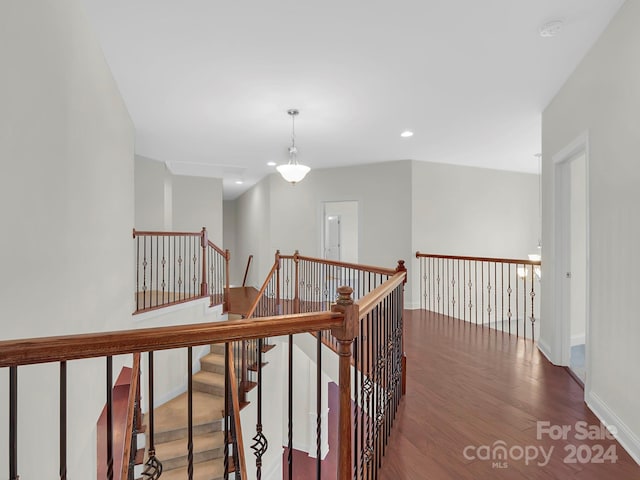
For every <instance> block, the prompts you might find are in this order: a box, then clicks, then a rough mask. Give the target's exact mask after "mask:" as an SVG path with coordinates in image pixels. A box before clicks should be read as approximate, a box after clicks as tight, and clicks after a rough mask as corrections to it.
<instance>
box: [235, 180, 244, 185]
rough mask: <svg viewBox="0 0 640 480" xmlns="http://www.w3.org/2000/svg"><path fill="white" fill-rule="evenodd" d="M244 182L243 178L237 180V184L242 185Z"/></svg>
mask: <svg viewBox="0 0 640 480" xmlns="http://www.w3.org/2000/svg"><path fill="white" fill-rule="evenodd" d="M243 183H244V182H243V181H242V180H236V185H242V184H243Z"/></svg>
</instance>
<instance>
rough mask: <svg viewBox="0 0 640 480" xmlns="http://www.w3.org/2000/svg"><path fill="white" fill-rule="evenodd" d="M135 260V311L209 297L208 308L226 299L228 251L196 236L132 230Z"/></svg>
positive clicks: (204, 231)
mask: <svg viewBox="0 0 640 480" xmlns="http://www.w3.org/2000/svg"><path fill="white" fill-rule="evenodd" d="M133 238H134V248H135V258H136V311H135V313H140V312H143V311H149V310H154V309H157V308H161V307H166V306H169V305H173V304H177V303H182V302H188V301H190V300H195V299H198V298H204V297H206V296H209V297H210V300H211V305H212V306H213V305H223V307H224V310H225V311H226V307H227V305H226V302H227V300H228V298H229V293H228V292H229V259H230V254H229V250H224V251H223V250H222V249H221V248H220V247H218V246H216V245H215V244H214V243H213V242H211V241H209V239H208V238H207V229H206V228H203V229H202V230H201V231H200V232H142V231H137V230H135V229H134V230H133Z"/></svg>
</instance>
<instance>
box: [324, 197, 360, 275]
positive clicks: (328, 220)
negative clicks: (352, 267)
mask: <svg viewBox="0 0 640 480" xmlns="http://www.w3.org/2000/svg"><path fill="white" fill-rule="evenodd" d="M322 219H323V223H322V242H321V244H322V258H325V259H327V260H334V261H341V262H348V263H358V202H357V201H344V202H324V207H323V216H322Z"/></svg>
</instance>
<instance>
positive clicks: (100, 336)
mask: <svg viewBox="0 0 640 480" xmlns="http://www.w3.org/2000/svg"><path fill="white" fill-rule="evenodd" d="M277 263H278V265H279V264H280V261H279V260H278V262H277ZM277 271H278V268H276V270H275V272H274V276H275V277H276V278H278V275H277ZM392 272H395V273H392ZM387 273H388V279H387V280H386V281H384V282H381V284H380V285H378V287H376V288H374V289H373V290H372V291H371V292H369V293H367V294H365V295H362V296H361V297H360V299H359V300H358V302H354V301H353V297H352V294H353V289H352V287H350V286H346V285H345V286H341V287H339V289H338V296H337V298H336V299H335V302H334V303H333V304H332V305H331V311H326V312H303V313H293V314H288V315H279V316H267V317H261V318H249V319H241V320H230V321H227V322H217V323H212V324H196V325H185V326H174V327H159V328H150V329H139V330H128V331H115V332H104V333H96V334H83V335H71V336H61V337H47V338H33V339H23V340H10V341H1V342H0V370H1V369H4V368H7V369H8V370H9V375H8V387H9V388H8V390H9V398H10V401H9V416H8V418H9V419H10V420H9V427H10V428H9V446H10V451H9V478H10V479H11V480H16V479H17V478H18V466H19V465H18V458H19V457H18V445H19V444H18V433H19V432H18V423H17V418H18V408H19V405H20V402H18V399H19V397H20V393H19V391H18V388H19V382H18V373H19V370H20V369H22V368H23V367H24V366H26V365H35V364H41V363H60V365H61V384H60V390H61V392H60V411H61V412H63V411H66V409H67V401H66V375H65V377H64V379H65V380H64V382H63V381H62V378H63V377H62V372H63V369H62V365H64V366H65V371H66V365H67V363H68V362H76V361H77V362H81V361H83V359H95V358H103V359H104V360H105V362H106V369H105V370H106V386H107V388H106V392H107V418H111V414H110V409H111V408H112V407H111V402H110V398H109V397H110V393H109V392H111V387H112V384H113V368H112V365H113V358H114V356H118V355H131V354H135V353H143V352H147V354H148V357H149V359H148V362H147V371H146V377H147V379H148V389H147V396H146V400H147V407H148V412H149V417H148V429H147V432H146V434H147V435H148V445H149V452H148V456H149V458H148V460H147V466H146V472H148V473H149V474H154V475H155V477H153V478H157V477H158V474H159V473H161V472H162V458H158V457H157V452H156V450H155V446H154V445H155V441H154V436H155V433H154V431H155V430H154V425H155V423H154V422H155V420H154V415H153V412H154V406H155V405H154V398H153V391H154V377H155V376H156V375H158V374H161V373H162V372H154V362H153V355H154V352H156V351H160V350H167V349H183V348H184V349H186V350H187V353H188V355H187V364H186V365H185V374H186V376H187V378H188V392H189V395H188V397H187V398H188V401H187V402H188V407H189V408H188V410H189V415H188V417H187V418H188V430H189V441H188V449H189V452H188V456H187V458H188V465H189V471H191V472H193V471H194V470H193V469H194V463H195V460H194V451H193V440H192V435H193V434H192V423H193V414H192V413H191V412H192V402H193V398H192V395H191V393H190V392H191V391H192V350H193V347H195V346H199V345H209V344H215V343H229V344H230V343H233V342H238V341H245V342H249V341H252V342H253V341H255V342H256V343H257V351H258V352H262V346H263V339H264V338H268V337H279V336H288V338H289V342H290V348H289V363H288V367H287V368H288V372H283V373H285V374H288V378H289V382H288V390H289V395H288V398H289V401H288V412H289V419H291V412H292V409H293V398H295V397H294V391H295V385H294V384H293V383H292V380H291V379H292V371H293V363H292V362H293V360H292V356H291V352H292V350H293V349H292V348H291V345H292V344H291V342H292V341H293V338H294V335H296V334H306V333H314V334H316V336H317V338H318V342H317V349H316V367H317V372H316V381H317V382H318V385H317V388H316V390H317V395H316V401H317V404H318V409H317V426H316V448H317V451H316V455H317V469H316V478H317V479H320V478H321V475H322V472H321V470H322V466H321V460H320V459H321V457H322V449H321V441H322V440H321V439H322V436H323V432H322V427H321V425H322V422H321V416H322V414H321V408H320V407H321V405H322V388H320V387H321V383H320V382H321V381H322V375H321V372H322V351H323V343H322V341H321V339H322V338H323V336H322V332H326V331H331V336H332V337H334V338H335V341H331V342H329V343H330V344H331V345H333V347H334V348H335V350H336V351H337V353H338V364H339V381H338V383H339V412H338V417H339V421H338V432H339V433H338V442H339V444H338V446H337V450H338V452H339V453H338V467H337V477H336V478H338V479H339V480H347V479H351V478H357V479H360V478H371V475H374V474H375V472H376V471H377V469H378V468H379V466H380V465H381V462H382V456H383V455H384V452H385V448H386V443H387V441H388V438H389V432H390V430H391V426H392V425H393V419H394V416H395V411H396V408H397V406H398V402H399V400H400V398H401V395H402V388H401V386H402V377H403V373H402V372H403V370H402V365H403V357H402V303H403V291H404V290H403V284H404V281H405V279H406V272H405V271H403V270H398V271H397V272H396V271H393V270H389V271H387V272H386V273H385V274H384V275H387ZM266 290H267V289H265V290H264V291H266ZM264 291H263V295H261V296H264ZM354 340H355V342H354ZM226 356H227V357H228V360H229V363H227V366H226V368H225V372H226V377H227V380H226V381H225V384H226V383H227V382H229V383H228V385H229V394H230V395H229V396H228V397H227V396H225V398H227V399H228V400H227V402H228V403H231V405H227V408H226V409H225V410H226V411H225V412H224V417H228V418H230V419H232V420H230V421H231V422H234V423H233V427H232V426H231V424H230V425H229V431H230V432H231V433H232V436H231V438H230V439H229V440H228V441H227V442H230V443H227V447H229V445H230V444H231V445H234V444H235V445H236V446H235V447H231V450H232V458H233V464H234V466H236V465H237V467H236V470H235V475H236V478H246V476H245V477H243V469H242V462H243V461H242V458H241V452H242V451H243V450H244V449H243V448H242V446H241V445H242V443H243V442H242V441H241V440H240V441H239V440H238V438H239V437H238V435H242V433H243V432H241V429H240V426H239V424H238V423H237V421H236V420H235V419H236V418H237V415H236V412H238V411H239V409H240V399H239V397H237V396H236V397H235V398H234V395H233V393H234V391H237V390H236V389H235V388H233V378H232V375H230V374H229V372H231V371H233V370H234V368H233V366H232V363H233V362H232V360H233V361H235V358H234V356H233V354H232V350H231V349H230V348H229V347H227V349H226ZM354 366H355V368H353V367H354ZM352 372H353V374H352ZM256 375H257V378H256V380H257V382H256V383H257V405H256V412H257V418H256V431H255V434H254V435H253V437H252V441H253V443H252V444H251V447H250V448H251V449H252V450H253V452H254V456H255V459H256V463H255V471H256V476H257V478H260V476H261V472H262V467H263V465H262V460H263V457H264V455H265V453H266V452H267V450H268V448H269V446H270V444H269V440H268V438H267V436H266V434H265V432H264V431H263V418H262V411H263V407H262V397H263V395H262V391H263V383H264V382H263V379H262V362H261V361H258V362H257V372H256ZM352 375H355V378H354V381H353V384H352V378H351V377H352ZM2 378H3V377H2ZM75 380H76V381H81V380H80V379H75ZM352 385H353V386H352ZM266 388H268V387H266ZM63 390H64V392H65V394H64V395H63ZM352 399H353V402H352ZM22 414H23V415H24V414H27V415H28V412H26V413H25V412H23V413H22ZM63 422H66V418H63V416H62V415H61V416H60V424H61V426H60V432H61V439H60V445H61V447H62V445H65V444H66V430H64V428H63V426H62V424H63ZM352 429H354V430H352ZM288 432H289V433H288V446H289V452H291V449H292V447H293V444H292V436H293V435H292V422H291V420H289V430H288ZM354 432H355V437H352V435H354ZM244 433H245V435H244V436H245V437H246V432H244ZM63 435H65V438H62V436H63ZM324 435H326V432H325V434H324ZM112 438H113V425H112V422H108V425H107V439H108V443H107V445H108V449H107V450H108V452H111V453H109V454H108V459H107V464H108V465H107V468H106V471H107V478H108V480H112V479H113V478H114V465H113V461H114V459H113V453H112V452H113V448H112V445H111V442H112V440H109V439H112ZM109 445H111V447H109ZM275 447H276V448H277V447H278V445H277V444H275ZM271 448H274V445H273V443H272V444H271ZM332 448H334V446H332ZM227 453H228V452H225V455H226V454H227ZM236 462H237V464H236ZM66 463H67V459H66V450H65V451H63V449H62V448H61V455H60V466H59V471H60V472H63V471H65V472H66ZM49 467H50V468H49V469H50V470H55V469H56V468H55V466H49ZM40 468H41V469H42V470H41V473H42V474H43V476H47V475H49V476H53V475H54V473H53V471H52V472H50V473H48V470H46V469H45V466H44V465H42V466H40ZM288 469H289V472H292V470H293V461H292V459H291V457H290V458H289V463H288ZM196 471H197V466H196ZM229 474H230V472H229V471H226V472H225V478H228V477H229ZM289 478H293V477H289Z"/></svg>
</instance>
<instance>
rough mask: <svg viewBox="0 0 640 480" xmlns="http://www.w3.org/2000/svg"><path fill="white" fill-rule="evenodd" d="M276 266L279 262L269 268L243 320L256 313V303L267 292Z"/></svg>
mask: <svg viewBox="0 0 640 480" xmlns="http://www.w3.org/2000/svg"><path fill="white" fill-rule="evenodd" d="M278 265H279V262H278V261H277V260H276V261H275V263H274V264H273V266H272V267H271V270H270V271H269V274H268V275H267V278H266V280H265V281H264V283H263V284H262V288H260V291H259V292H258V295H257V296H256V299H255V300H254V301H253V305H251V308H250V309H249V311H248V312H247V314H246V316H245V318H252V316H253V313H254V312H255V311H256V308H258V303H260V299H261V298H262V296H263V295H264V292H265V291H266V290H267V287H268V286H269V282H270V281H271V277H273V274H274V273H275V272H276V270H277V269H278ZM265 336H268V335H265Z"/></svg>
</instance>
